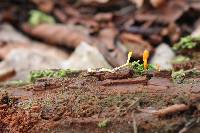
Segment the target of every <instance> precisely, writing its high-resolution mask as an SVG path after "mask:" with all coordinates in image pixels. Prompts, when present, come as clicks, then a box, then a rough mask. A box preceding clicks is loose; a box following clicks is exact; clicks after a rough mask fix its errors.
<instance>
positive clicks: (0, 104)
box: [0, 69, 200, 133]
mask: <svg viewBox="0 0 200 133" xmlns="http://www.w3.org/2000/svg"><path fill="white" fill-rule="evenodd" d="M170 75H171V72H170V71H160V72H159V71H157V72H154V73H151V74H146V75H143V76H136V75H134V74H133V73H132V72H131V70H129V69H122V70H119V71H117V72H115V73H109V72H93V73H91V72H90V73H89V72H86V71H82V72H80V73H79V74H76V75H72V76H70V77H66V78H42V79H38V80H37V81H36V82H35V83H18V84H11V83H8V84H2V85H1V88H0V112H1V113H0V132H3V133H4V132H5V133H6V132H81V133H83V132H87V133H88V132H134V131H138V132H148V133H149V132H178V131H185V130H189V131H190V132H197V131H199V130H200V129H199V126H200V124H199V110H200V105H199V103H198V101H199V100H200V87H199V86H200V78H199V77H188V78H186V79H185V80H184V81H183V83H182V84H176V83H174V82H173V81H172V79H171V76H170ZM182 105H183V108H182V107H177V108H178V109H175V111H166V110H168V109H167V108H170V107H172V106H182ZM185 107H186V108H185ZM172 108H173V107H172ZM169 110H170V109H169ZM163 112H164V113H163ZM191 127H192V128H191Z"/></svg>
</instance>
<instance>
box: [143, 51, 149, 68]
mask: <svg viewBox="0 0 200 133" xmlns="http://www.w3.org/2000/svg"><path fill="white" fill-rule="evenodd" d="M148 58H149V51H148V50H145V51H144V53H143V62H144V70H147V68H148V63H147V60H148Z"/></svg>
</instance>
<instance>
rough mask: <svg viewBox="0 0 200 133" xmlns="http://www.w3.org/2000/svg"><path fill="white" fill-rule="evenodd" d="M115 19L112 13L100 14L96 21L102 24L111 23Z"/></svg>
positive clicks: (95, 17)
mask: <svg viewBox="0 0 200 133" xmlns="http://www.w3.org/2000/svg"><path fill="white" fill-rule="evenodd" d="M112 18H113V14H112V13H98V14H96V15H95V16H94V19H95V20H96V21H99V22H102V21H111V20H112Z"/></svg>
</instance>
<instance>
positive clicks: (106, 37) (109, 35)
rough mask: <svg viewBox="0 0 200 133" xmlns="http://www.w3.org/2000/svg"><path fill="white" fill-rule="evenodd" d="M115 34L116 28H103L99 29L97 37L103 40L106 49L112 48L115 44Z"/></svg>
mask: <svg viewBox="0 0 200 133" xmlns="http://www.w3.org/2000/svg"><path fill="white" fill-rule="evenodd" d="M116 35H117V30H116V29H115V28H105V29H103V30H101V31H100V34H99V38H100V40H101V42H103V43H104V44H105V45H106V47H107V49H108V50H114V49H115V44H114V39H115V36H116Z"/></svg>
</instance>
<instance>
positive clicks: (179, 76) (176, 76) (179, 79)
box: [171, 69, 186, 84]
mask: <svg viewBox="0 0 200 133" xmlns="http://www.w3.org/2000/svg"><path fill="white" fill-rule="evenodd" d="M171 76H172V79H173V81H174V83H178V84H181V83H183V80H184V79H185V76H186V74H185V71H184V70H182V69H181V70H179V71H176V72H173V73H172V75H171Z"/></svg>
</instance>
